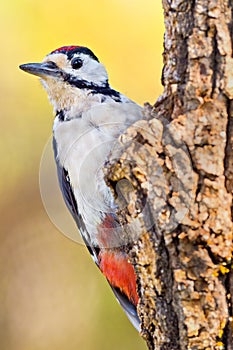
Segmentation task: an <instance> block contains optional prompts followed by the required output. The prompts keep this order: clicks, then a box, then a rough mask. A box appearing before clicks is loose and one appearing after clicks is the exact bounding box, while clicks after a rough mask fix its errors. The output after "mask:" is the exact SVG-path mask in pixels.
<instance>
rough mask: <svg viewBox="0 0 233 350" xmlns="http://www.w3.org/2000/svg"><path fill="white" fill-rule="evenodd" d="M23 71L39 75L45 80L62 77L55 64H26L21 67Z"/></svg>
mask: <svg viewBox="0 0 233 350" xmlns="http://www.w3.org/2000/svg"><path fill="white" fill-rule="evenodd" d="M19 68H20V69H22V70H23V71H25V72H27V73H30V74H34V75H38V76H39V77H41V78H43V77H46V76H52V77H60V76H62V71H61V70H60V68H58V66H57V65H56V64H55V63H54V62H44V63H26V64H21V65H20V66H19Z"/></svg>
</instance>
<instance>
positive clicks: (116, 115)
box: [54, 102, 142, 244]
mask: <svg viewBox="0 0 233 350" xmlns="http://www.w3.org/2000/svg"><path fill="white" fill-rule="evenodd" d="M138 119H142V108H141V107H140V106H138V105H137V104H135V103H116V102H112V103H102V104H99V105H97V106H94V107H93V108H90V109H88V110H87V111H85V112H83V114H82V117H81V118H77V119H72V120H70V121H65V122H64V121H58V119H55V123H54V137H55V139H56V143H57V152H58V159H59V161H60V164H61V166H63V167H64V168H65V169H66V170H67V171H68V173H69V177H70V182H71V185H72V188H73V191H74V195H75V198H76V201H77V205H78V210H79V212H80V214H81V216H82V218H83V220H84V223H85V225H86V228H87V230H88V232H89V235H90V236H91V239H92V241H93V242H92V243H93V244H97V242H95V239H96V227H97V226H98V225H99V224H100V223H101V220H102V218H103V216H104V215H103V213H110V212H114V209H115V208H114V200H113V196H112V194H111V191H110V190H109V188H108V187H107V186H106V184H105V181H104V176H103V172H102V168H103V167H104V164H105V162H106V161H107V159H108V155H109V153H110V152H111V151H112V150H113V149H114V147H115V148H116V147H119V146H118V144H117V138H118V136H119V135H120V134H121V133H123V132H124V130H125V129H126V128H127V127H128V126H129V125H130V124H132V123H133V122H135V121H136V120H138Z"/></svg>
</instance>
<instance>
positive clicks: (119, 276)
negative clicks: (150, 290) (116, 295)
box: [99, 250, 138, 306]
mask: <svg viewBox="0 0 233 350" xmlns="http://www.w3.org/2000/svg"><path fill="white" fill-rule="evenodd" d="M99 258H100V262H99V266H100V270H101V271H102V273H103V274H104V276H105V277H106V278H107V279H108V281H109V282H110V284H111V285H112V286H113V287H116V288H119V289H120V291H121V292H122V293H124V294H125V295H126V296H127V298H128V299H129V300H130V301H131V303H132V304H134V305H135V306H136V305H137V303H138V294H137V290H136V275H135V272H134V269H133V266H132V265H131V264H130V263H129V262H128V258H127V255H126V254H124V253H122V252H120V251H117V250H116V251H111V250H103V251H101V252H100V254H99Z"/></svg>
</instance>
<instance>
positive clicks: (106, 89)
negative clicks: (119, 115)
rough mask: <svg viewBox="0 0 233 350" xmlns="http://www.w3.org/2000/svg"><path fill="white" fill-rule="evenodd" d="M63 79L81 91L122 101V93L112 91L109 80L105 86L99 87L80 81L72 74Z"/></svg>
mask: <svg viewBox="0 0 233 350" xmlns="http://www.w3.org/2000/svg"><path fill="white" fill-rule="evenodd" d="M63 79H64V81H66V82H67V83H68V84H70V85H73V86H76V87H77V88H79V89H88V90H90V92H91V93H92V94H102V95H105V96H110V97H112V98H114V100H115V101H116V102H120V101H121V98H120V93H119V92H118V91H116V90H113V89H111V88H110V86H109V83H108V81H107V80H106V82H105V83H104V84H103V85H97V84H94V83H91V82H89V81H87V80H84V79H78V78H77V77H75V76H73V75H71V74H65V75H64V76H63Z"/></svg>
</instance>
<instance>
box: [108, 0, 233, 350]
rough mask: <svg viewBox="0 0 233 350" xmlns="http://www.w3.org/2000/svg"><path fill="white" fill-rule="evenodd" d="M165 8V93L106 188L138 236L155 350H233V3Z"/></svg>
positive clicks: (141, 284)
mask: <svg viewBox="0 0 233 350" xmlns="http://www.w3.org/2000/svg"><path fill="white" fill-rule="evenodd" d="M163 7H164V14H165V28H166V32H165V39H164V68H163V74H162V82H163V85H164V92H163V95H162V96H161V97H160V98H159V99H158V101H157V102H156V103H155V105H154V106H153V107H150V106H149V105H148V104H147V105H146V106H145V120H143V121H139V122H137V123H136V124H135V125H134V126H132V127H130V128H129V129H128V131H127V133H126V134H125V135H123V136H122V137H121V138H120V140H119V142H120V144H121V149H122V147H123V151H121V153H120V156H118V157H116V156H113V155H112V158H111V159H110V161H109V164H108V165H107V167H106V179H107V181H108V184H109V186H110V187H111V188H112V190H113V191H114V193H115V195H117V194H118V197H117V196H116V197H117V200H118V203H119V206H120V209H119V212H118V216H119V221H120V222H121V224H122V225H124V227H125V228H126V230H125V231H126V232H129V236H130V237H132V235H133V237H134V243H133V244H131V247H130V251H129V253H130V257H131V262H132V263H133V265H134V267H135V271H136V274H137V284H138V293H139V297H140V301H139V306H138V312H139V315H140V318H141V321H142V332H141V333H142V336H143V337H144V338H145V339H146V341H147V344H148V348H149V349H168V350H172V349H227V350H232V349H233V339H232V333H233V332H232V327H233V321H232V320H233V318H232V317H233V310H232V305H233V273H232V263H231V257H232V190H233V152H232V148H233V122H232V118H233V101H232V99H233V58H232V56H233V51H232V33H233V18H232V15H233V2H232V1H228V0H213V1H208V0H190V1H187V0H185V1H182V0H163ZM123 180H124V181H123ZM127 182H128V183H129V184H130V186H128V187H127V186H125V185H124V186H121V187H122V188H123V189H121V191H123V192H124V195H123V197H124V198H127V203H126V204H125V205H122V200H121V201H120V200H119V184H120V183H125V184H127ZM117 185H118V186H117ZM117 188H118V190H117ZM125 188H128V189H125ZM121 198H122V197H121Z"/></svg>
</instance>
